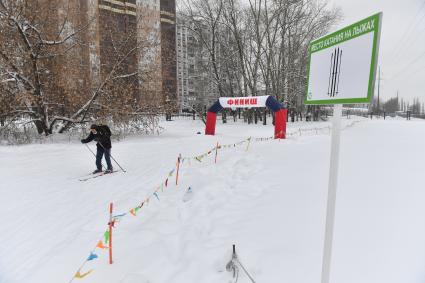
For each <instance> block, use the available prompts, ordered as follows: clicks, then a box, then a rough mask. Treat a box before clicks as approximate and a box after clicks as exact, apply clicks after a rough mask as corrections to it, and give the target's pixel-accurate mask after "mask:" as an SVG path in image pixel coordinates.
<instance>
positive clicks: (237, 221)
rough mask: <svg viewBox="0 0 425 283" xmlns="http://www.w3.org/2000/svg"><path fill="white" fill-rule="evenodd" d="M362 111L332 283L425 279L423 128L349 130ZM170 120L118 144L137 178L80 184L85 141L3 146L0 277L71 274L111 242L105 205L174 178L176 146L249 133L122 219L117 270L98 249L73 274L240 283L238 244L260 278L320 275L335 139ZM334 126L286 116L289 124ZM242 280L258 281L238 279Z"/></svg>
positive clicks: (340, 208)
mask: <svg viewBox="0 0 425 283" xmlns="http://www.w3.org/2000/svg"><path fill="white" fill-rule="evenodd" d="M354 119H357V120H361V121H362V122H361V123H358V124H356V125H355V126H353V127H348V128H346V129H345V130H344V131H343V132H342V137H341V156H340V158H341V161H340V175H339V180H340V181H339V186H338V195H337V212H336V215H337V216H336V222H335V237H334V239H335V241H334V253H333V266H332V282H343V283H358V282H362V283H381V282H382V283H400V282H403V283H405V282H406V283H419V282H424V280H425V268H424V266H425V241H424V240H423V239H424V238H425V225H424V221H423V215H425V206H424V205H423V203H424V200H425V192H424V191H423V186H421V184H423V180H422V178H421V177H422V175H423V173H422V171H423V169H422V168H423V165H422V163H423V160H425V154H424V150H423V138H424V137H425V130H424V129H425V127H424V125H425V122H423V121H420V120H413V121H409V122H407V121H404V120H397V119H394V120H391V119H390V120H386V121H383V120H379V121H378V120H372V121H370V120H367V119H363V118H353V119H352V120H350V119H349V120H346V119H344V121H343V125H349V124H350V123H352V122H353V121H354ZM163 125H164V126H165V127H166V131H165V133H164V134H162V135H161V136H152V137H132V138H129V139H127V140H125V141H121V142H116V143H113V148H112V155H113V156H114V157H115V158H116V159H117V160H118V162H120V164H121V165H122V166H123V167H124V168H125V169H126V170H127V171H128V172H127V173H123V172H118V173H115V174H112V175H109V176H108V175H107V176H102V177H99V178H95V179H91V180H88V181H86V182H79V181H78V178H81V176H83V175H84V174H86V173H87V172H90V171H92V170H93V168H94V157H93V156H92V155H91V153H90V152H88V151H87V149H86V148H84V147H82V146H81V145H80V144H78V143H70V144H63V143H62V144H61V143H56V144H55V143H53V144H42V145H28V146H20V147H4V146H3V147H0V161H1V162H0V164H1V170H0V172H2V173H1V174H2V175H1V187H0V193H1V195H2V197H1V199H0V213H1V214H2V216H3V223H2V228H1V233H0V241H1V243H2V245H1V246H0V254H1V255H2V257H0V282H1V283H15V282H16V283H18V282H19V283H20V282H34V283H39V282H40V283H41V282H43V283H46V282H55V283H56V282H69V281H70V280H71V279H72V276H73V275H74V274H75V272H76V271H77V269H78V267H79V266H80V265H81V263H82V262H83V261H84V260H85V258H87V256H88V255H89V252H90V250H91V249H92V248H94V246H95V245H96V243H97V241H98V240H99V239H101V238H102V235H103V232H104V231H105V230H106V228H107V226H106V224H107V221H108V217H109V216H108V204H109V202H111V201H113V202H114V211H115V213H116V214H118V213H122V212H128V210H129V209H130V208H132V207H135V206H137V205H138V204H140V202H141V201H143V200H144V199H145V198H146V197H147V196H149V195H151V193H152V192H153V190H154V188H155V187H157V186H158V185H160V184H161V183H162V182H164V181H165V178H166V177H167V175H168V172H169V171H170V170H172V169H174V167H175V163H176V158H177V156H178V154H179V153H181V154H182V155H183V156H195V155H198V154H202V153H204V152H206V151H208V150H210V149H211V148H213V147H214V146H215V143H216V142H217V141H219V142H220V144H229V143H231V144H232V143H234V142H238V141H241V140H243V139H246V138H247V137H249V136H251V137H252V138H253V140H252V141H251V143H250V146H249V150H248V151H246V144H244V145H242V146H239V147H235V148H228V149H221V150H219V152H218V157H217V164H214V153H212V154H211V155H208V157H206V158H205V159H203V161H202V162H201V163H199V162H197V161H195V160H192V161H191V164H190V165H189V162H185V163H183V164H182V165H181V171H180V182H179V186H175V179H174V178H175V175H173V177H172V178H170V179H169V186H168V188H164V192H160V193H159V198H160V201H158V200H157V199H156V198H155V197H154V198H151V200H150V202H149V204H145V205H144V206H143V207H142V209H141V210H139V212H138V215H137V217H134V216H131V215H127V216H125V217H124V218H123V219H122V221H120V222H119V223H118V224H117V227H116V229H115V230H114V234H113V243H114V264H113V265H112V266H110V265H108V264H107V259H108V257H107V251H99V250H96V252H97V254H98V255H99V258H98V259H96V260H94V261H90V262H89V263H87V264H86V265H85V267H84V269H82V272H87V271H89V270H90V269H93V272H92V273H91V274H89V275H88V276H87V277H85V278H84V279H80V280H78V279H75V280H74V282H106V283H108V282H111V283H112V282H122V283H135V282H137V283H148V282H149V283H171V282H172V283H183V282H184V283H187V282H197V283H198V282H202V283H215V282H230V280H231V274H230V273H228V272H227V271H226V270H225V265H226V264H227V262H228V261H229V260H230V258H231V247H232V244H236V250H237V253H238V256H239V258H240V260H241V261H242V262H243V264H244V266H245V267H246V268H247V269H248V271H249V272H250V273H251V275H252V276H253V277H254V278H255V279H256V280H257V282H267V283H270V282H271V283H273V282H277V283H278V282H291V283H297V282H299V283H304V282H319V281H320V272H321V259H322V247H323V236H324V221H325V219H324V217H325V209H326V197H327V182H328V170H329V169H328V168H329V149H330V136H329V135H328V134H321V135H315V133H314V131H313V132H312V133H307V132H305V133H303V136H301V137H299V136H291V137H290V138H288V139H287V140H282V141H276V140H270V141H264V142H255V141H254V139H255V138H256V137H267V136H271V135H272V134H273V128H272V126H271V125H268V126H259V125H257V126H254V125H244V124H237V125H235V124H234V123H232V122H230V123H228V124H224V125H223V124H221V123H220V122H219V123H218V125H217V135H216V136H204V135H196V132H198V131H200V132H203V125H202V124H201V123H199V122H197V121H195V122H194V121H190V120H186V121H184V120H183V121H173V122H169V123H165V122H164V124H163ZM328 125H329V123H327V122H319V123H305V122H298V123H294V124H292V123H288V132H297V131H299V128H302V129H307V128H315V127H318V128H320V127H327V126H328ZM325 132H326V131H324V133H325ZM90 146H91V148H92V149H94V143H92V144H90ZM115 169H118V167H117V166H115ZM189 186H190V187H191V188H192V195H191V198H190V199H189V200H187V201H183V198H184V197H185V193H186V191H187V188H188V187H189ZM238 282H241V283H244V282H249V280H248V278H247V277H246V276H245V275H243V274H242V273H240V278H239V281H238Z"/></svg>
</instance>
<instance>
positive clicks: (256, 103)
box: [205, 95, 287, 139]
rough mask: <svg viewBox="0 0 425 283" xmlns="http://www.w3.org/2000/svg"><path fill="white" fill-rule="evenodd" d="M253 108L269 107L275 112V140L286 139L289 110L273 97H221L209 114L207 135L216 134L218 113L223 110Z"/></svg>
mask: <svg viewBox="0 0 425 283" xmlns="http://www.w3.org/2000/svg"><path fill="white" fill-rule="evenodd" d="M251 107H268V108H269V109H270V110H272V111H273V112H274V115H275V125H274V137H275V139H284V138H286V115H287V109H285V107H284V106H283V105H282V104H281V103H280V102H279V101H277V100H276V99H275V98H274V97H273V96H270V95H266V96H252V97H220V99H219V100H217V101H216V102H215V103H214V104H213V105H212V106H211V107H210V108H209V109H208V112H207V125H206V127H205V134H206V135H214V134H215V125H216V121H217V113H218V112H220V111H221V110H222V109H223V108H251Z"/></svg>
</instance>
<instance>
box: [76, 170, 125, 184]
mask: <svg viewBox="0 0 425 283" xmlns="http://www.w3.org/2000/svg"><path fill="white" fill-rule="evenodd" d="M116 172H118V171H112V172H108V173H106V172H100V173H96V174H90V175H88V176H84V177H81V178H79V179H78V181H81V182H85V181H88V180H90V179H95V178H99V177H102V176H105V175H110V174H113V173H116Z"/></svg>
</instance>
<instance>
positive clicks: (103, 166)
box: [85, 143, 106, 168]
mask: <svg viewBox="0 0 425 283" xmlns="http://www.w3.org/2000/svg"><path fill="white" fill-rule="evenodd" d="M85 145H86V147H87V149H88V150H89V151H90V152H91V153H92V154H93V156H94V158H96V154H94V152H93V150H91V148H90V147H89V146H88V145H87V144H86V143H85ZM101 165H102V168H106V167H105V165H103V163H102V162H101Z"/></svg>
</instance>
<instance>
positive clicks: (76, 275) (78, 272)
mask: <svg viewBox="0 0 425 283" xmlns="http://www.w3.org/2000/svg"><path fill="white" fill-rule="evenodd" d="M92 271H93V269H90V270H89V271H87V272H86V273H83V274H81V273H80V271H79V270H78V271H77V273H75V276H74V277H75V278H84V277H86V276H87V275H89V274H90V273H91V272H92Z"/></svg>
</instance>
